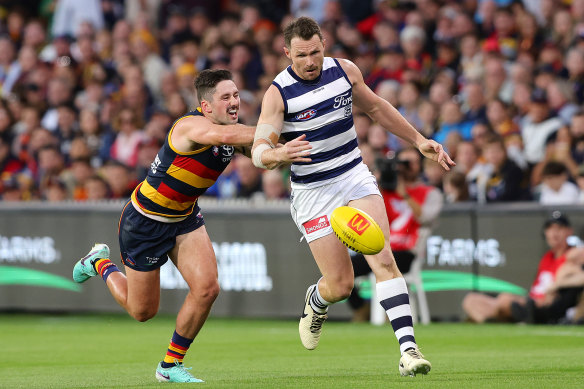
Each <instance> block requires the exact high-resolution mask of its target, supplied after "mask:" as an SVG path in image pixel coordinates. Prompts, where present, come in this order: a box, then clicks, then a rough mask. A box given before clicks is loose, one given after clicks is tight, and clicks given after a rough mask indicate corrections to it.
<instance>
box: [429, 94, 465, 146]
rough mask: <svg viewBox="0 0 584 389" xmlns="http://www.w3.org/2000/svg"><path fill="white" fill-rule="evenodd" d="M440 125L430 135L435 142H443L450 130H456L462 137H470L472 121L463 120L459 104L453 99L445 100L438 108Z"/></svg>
mask: <svg viewBox="0 0 584 389" xmlns="http://www.w3.org/2000/svg"><path fill="white" fill-rule="evenodd" d="M440 123H441V124H440V127H439V128H438V131H437V132H436V133H435V134H434V136H433V137H432V138H433V139H434V140H435V141H436V142H438V143H440V144H444V143H445V141H446V138H448V136H449V135H450V133H452V132H457V133H458V134H460V135H461V137H462V139H464V140H470V139H471V128H472V126H473V122H472V121H465V120H464V117H463V115H462V112H461V111H460V106H459V105H458V103H456V102H455V101H452V100H450V101H446V102H445V103H444V104H443V105H442V107H441V108H440Z"/></svg>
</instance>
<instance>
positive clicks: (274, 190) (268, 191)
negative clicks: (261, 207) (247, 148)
mask: <svg viewBox="0 0 584 389" xmlns="http://www.w3.org/2000/svg"><path fill="white" fill-rule="evenodd" d="M262 190H263V192H264V196H265V198H266V200H278V199H286V198H288V197H289V193H288V189H287V188H286V186H285V185H284V177H283V176H282V172H281V171H280V170H279V169H274V170H265V171H264V172H263V173H262Z"/></svg>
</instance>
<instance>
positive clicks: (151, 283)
mask: <svg viewBox="0 0 584 389" xmlns="http://www.w3.org/2000/svg"><path fill="white" fill-rule="evenodd" d="M148 270H149V269H148ZM125 272H126V274H124V273H122V272H120V271H119V269H118V268H117V266H116V265H115V264H114V263H113V262H112V261H111V260H110V251H109V247H108V246H107V245H105V244H103V243H98V244H96V245H95V246H93V248H92V249H91V251H90V252H89V253H88V254H87V255H86V256H85V257H84V258H82V259H80V260H79V261H78V262H77V263H76V264H75V267H74V268H73V279H74V280H75V281H76V282H85V281H87V280H88V279H89V278H91V277H93V276H96V275H100V276H101V277H102V279H103V280H104V281H105V283H106V285H107V287H108V289H109V291H110V292H111V294H112V296H113V297H114V299H115V300H116V302H117V303H118V304H119V305H120V306H122V307H123V308H124V309H125V310H126V311H127V312H128V314H130V316H132V317H133V318H135V319H136V320H138V321H146V320H148V319H150V318H152V317H153V316H154V315H156V312H157V311H158V305H159V301H160V269H158V268H157V269H154V270H151V271H137V270H134V269H132V268H130V267H128V266H125Z"/></svg>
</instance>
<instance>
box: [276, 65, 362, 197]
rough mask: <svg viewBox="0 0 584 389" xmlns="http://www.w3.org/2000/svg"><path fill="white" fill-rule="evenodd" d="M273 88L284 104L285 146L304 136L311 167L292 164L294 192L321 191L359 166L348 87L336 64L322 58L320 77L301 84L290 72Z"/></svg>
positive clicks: (304, 164) (286, 72) (351, 98)
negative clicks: (307, 189) (321, 188)
mask: <svg viewBox="0 0 584 389" xmlns="http://www.w3.org/2000/svg"><path fill="white" fill-rule="evenodd" d="M273 84H274V85H275V86H276V87H277V88H278V89H279V91H280V94H281V95H282V100H283V101H284V124H283V127H282V136H283V137H284V139H286V141H290V140H293V139H294V138H297V137H298V136H300V135H302V134H306V140H308V141H309V142H310V144H311V146H312V149H311V150H310V158H311V159H312V161H311V162H300V163H293V164H292V166H291V174H290V180H291V181H292V188H311V187H317V186H321V185H324V184H327V183H330V182H332V181H335V178H336V179H339V178H338V177H339V176H340V175H341V174H343V173H345V172H347V171H349V170H350V169H351V168H353V167H355V166H356V165H358V164H359V163H360V162H361V160H362V159H361V152H360V151H359V148H358V147H357V133H356V132H355V126H354V125H353V109H352V101H353V93H352V86H351V82H350V81H349V78H348V77H347V74H346V73H345V71H344V70H343V69H342V68H341V65H340V64H339V62H338V61H337V60H336V59H334V58H330V57H325V58H324V63H323V68H322V72H321V74H320V76H319V77H318V78H316V79H315V80H311V81H308V80H303V79H301V78H300V77H298V75H297V74H296V73H294V71H293V70H292V66H288V67H287V68H286V69H284V70H283V71H282V72H281V73H280V74H278V75H277V76H276V78H275V79H274V81H273Z"/></svg>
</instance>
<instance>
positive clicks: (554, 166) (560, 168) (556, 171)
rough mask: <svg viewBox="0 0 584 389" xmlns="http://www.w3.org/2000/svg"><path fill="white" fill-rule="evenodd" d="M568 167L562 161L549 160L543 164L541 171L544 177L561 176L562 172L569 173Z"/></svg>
mask: <svg viewBox="0 0 584 389" xmlns="http://www.w3.org/2000/svg"><path fill="white" fill-rule="evenodd" d="M567 173H568V168H567V167H566V165H564V164H563V163H562V162H556V161H549V162H548V163H546V164H545V165H544V166H543V169H542V171H541V176H542V177H549V176H559V175H560V174H567Z"/></svg>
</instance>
